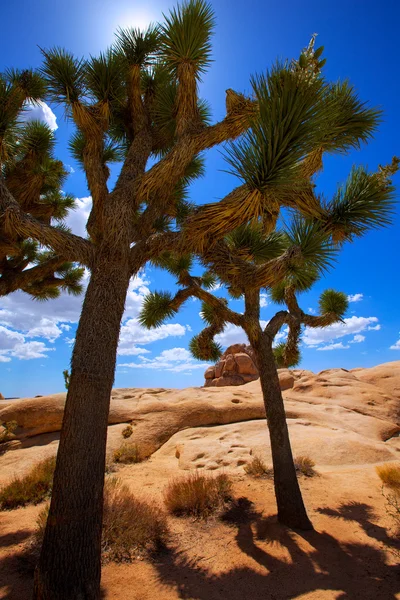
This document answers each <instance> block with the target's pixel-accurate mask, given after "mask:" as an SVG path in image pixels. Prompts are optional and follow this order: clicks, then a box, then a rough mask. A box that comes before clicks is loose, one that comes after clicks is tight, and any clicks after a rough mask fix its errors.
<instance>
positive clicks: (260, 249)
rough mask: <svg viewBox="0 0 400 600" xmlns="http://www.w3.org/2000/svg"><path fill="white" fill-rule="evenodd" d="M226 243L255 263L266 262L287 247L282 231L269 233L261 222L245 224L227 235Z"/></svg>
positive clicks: (235, 251)
mask: <svg viewBox="0 0 400 600" xmlns="http://www.w3.org/2000/svg"><path fill="white" fill-rule="evenodd" d="M226 243H227V245H228V247H229V248H230V249H231V250H232V252H234V253H236V254H238V255H240V256H241V257H242V258H246V259H247V260H252V261H253V262H254V263H255V264H262V263H266V262H268V261H269V260H272V259H273V258H277V257H278V256H280V255H281V254H282V253H283V252H284V250H285V249H286V245H287V244H286V238H285V236H284V235H283V233H281V232H280V231H272V232H271V233H269V234H268V235H266V234H265V233H264V232H263V229H262V225H261V224H260V223H255V224H245V225H242V226H241V227H238V228H237V229H234V230H233V231H231V232H230V233H229V234H228V235H227V236H226Z"/></svg>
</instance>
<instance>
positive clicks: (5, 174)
mask: <svg viewBox="0 0 400 600" xmlns="http://www.w3.org/2000/svg"><path fill="white" fill-rule="evenodd" d="M44 89H45V86H44V82H43V80H42V79H41V77H40V76H39V75H37V74H35V73H33V72H31V71H23V72H18V71H9V72H6V73H4V74H3V75H0V173H1V177H2V179H3V181H4V182H5V185H6V186H7V188H8V190H9V191H10V192H11V194H12V195H13V197H14V199H15V201H16V202H17V205H18V209H19V210H21V211H24V212H26V213H29V214H30V215H31V216H32V217H34V218H35V220H36V221H37V223H38V224H43V225H44V224H45V225H47V226H49V225H50V224H53V225H54V229H55V230H56V231H57V229H58V230H60V231H63V230H65V226H64V225H63V221H64V219H65V217H66V216H67V213H68V211H69V210H70V209H71V208H73V207H74V204H75V201H74V198H72V197H71V196H69V195H66V194H63V193H62V192H61V186H62V184H63V182H64V181H65V179H66V176H67V171H66V170H65V169H64V166H63V164H62V162H61V161H59V160H56V159H55V158H54V156H53V151H54V144H55V139H54V135H53V132H52V131H51V130H50V129H49V127H48V126H47V125H45V124H43V123H40V122H37V121H31V122H28V123H26V122H24V121H23V120H22V117H23V116H24V110H25V108H26V102H27V101H28V100H30V101H33V102H34V101H35V100H37V99H38V98H39V97H40V96H41V95H43V93H44ZM82 275H83V269H82V268H79V267H75V266H74V265H73V264H72V263H70V262H68V261H66V260H65V258H63V257H62V256H59V255H57V254H56V253H55V252H53V251H51V250H50V251H49V250H47V251H45V250H44V249H43V248H41V247H40V244H39V243H38V241H37V240H36V239H35V238H34V237H33V236H32V237H31V236H29V235H25V234H24V233H22V234H21V233H19V232H17V231H8V232H6V231H5V230H2V232H1V233H0V296H5V295H7V294H9V293H11V292H14V291H16V290H18V289H19V290H22V291H24V292H26V293H28V294H30V295H31V296H32V297H33V298H36V299H39V300H47V299H50V298H56V297H57V296H58V295H59V293H60V290H67V291H68V292H69V293H71V294H79V293H81V291H82V286H81V285H80V280H81V278H82Z"/></svg>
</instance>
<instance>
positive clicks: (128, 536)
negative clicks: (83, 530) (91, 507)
mask: <svg viewBox="0 0 400 600" xmlns="http://www.w3.org/2000/svg"><path fill="white" fill-rule="evenodd" d="M48 514H49V506H46V507H45V508H44V509H43V510H42V511H41V513H40V514H39V517H38V520H37V531H36V533H35V539H34V545H35V546H37V547H40V545H41V543H42V541H43V535H44V530H45V527H46V522H47V517H48ZM167 538H168V527H167V521H166V517H165V515H164V514H163V512H162V511H160V508H159V507H157V506H154V504H151V505H150V504H149V503H147V502H145V501H144V500H138V499H137V498H135V496H134V495H133V494H132V493H131V492H130V490H129V488H128V487H127V486H126V485H124V484H123V483H121V481H120V480H119V479H117V478H114V477H113V478H107V479H106V481H105V485H104V512H103V533H102V554H103V561H105V562H107V561H115V562H122V561H130V560H132V558H134V556H135V555H137V554H141V553H144V552H154V551H156V550H158V549H160V548H162V547H163V546H164V545H165V543H166V541H167ZM37 554H38V553H37Z"/></svg>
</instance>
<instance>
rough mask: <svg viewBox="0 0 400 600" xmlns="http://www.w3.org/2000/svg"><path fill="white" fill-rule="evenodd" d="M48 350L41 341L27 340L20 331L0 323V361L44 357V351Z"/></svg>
mask: <svg viewBox="0 0 400 600" xmlns="http://www.w3.org/2000/svg"><path fill="white" fill-rule="evenodd" d="M50 350H52V348H47V347H46V345H45V344H44V343H43V342H27V341H26V340H25V337H24V336H23V335H22V333H19V332H18V331H12V330H11V329H8V328H7V327H3V326H2V325H0V362H10V360H11V358H19V359H21V360H30V359H32V358H46V357H47V354H45V353H46V352H48V351H50Z"/></svg>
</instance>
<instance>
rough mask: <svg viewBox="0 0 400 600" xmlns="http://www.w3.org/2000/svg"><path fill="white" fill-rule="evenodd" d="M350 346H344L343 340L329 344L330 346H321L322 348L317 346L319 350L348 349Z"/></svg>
mask: <svg viewBox="0 0 400 600" xmlns="http://www.w3.org/2000/svg"><path fill="white" fill-rule="evenodd" d="M348 348H350V346H349V345H347V346H344V345H343V344H342V342H338V343H337V344H329V345H328V346H321V348H317V350H347V349H348Z"/></svg>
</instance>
